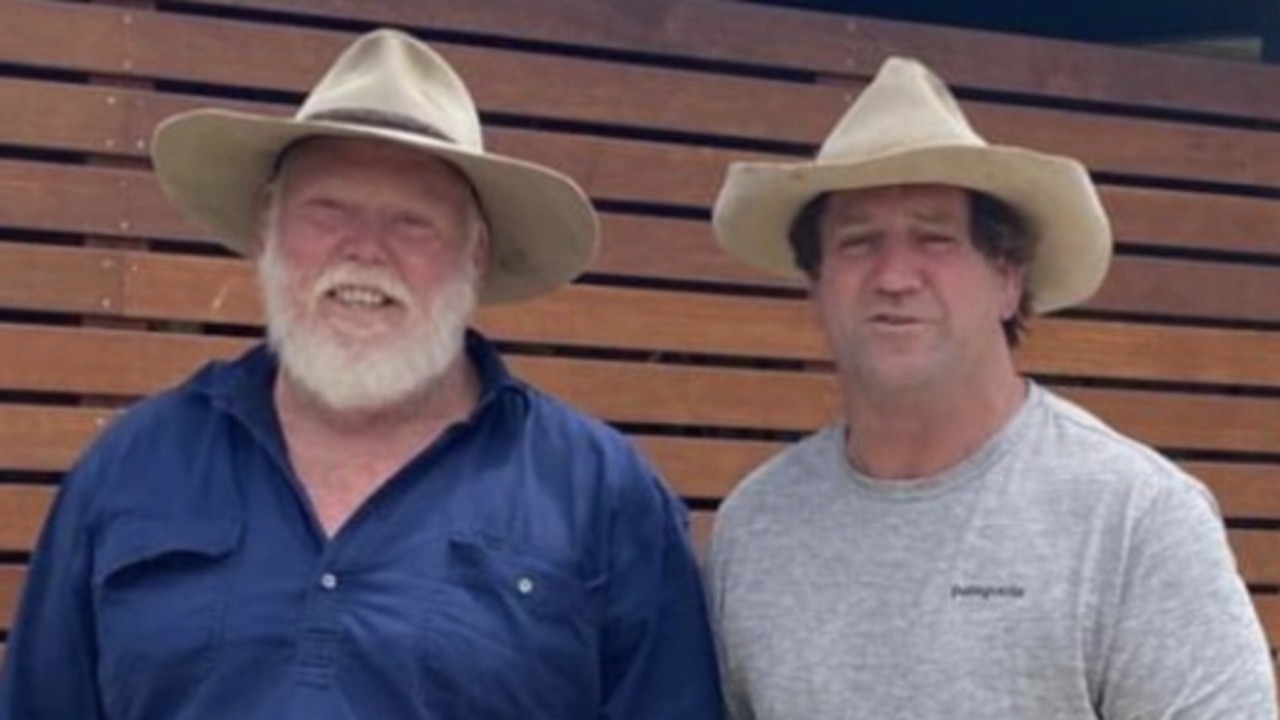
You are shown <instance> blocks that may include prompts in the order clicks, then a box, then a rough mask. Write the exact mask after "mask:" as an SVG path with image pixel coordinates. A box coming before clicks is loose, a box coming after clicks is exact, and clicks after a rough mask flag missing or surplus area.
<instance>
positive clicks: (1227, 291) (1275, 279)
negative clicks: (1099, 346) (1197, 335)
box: [1083, 258, 1280, 323]
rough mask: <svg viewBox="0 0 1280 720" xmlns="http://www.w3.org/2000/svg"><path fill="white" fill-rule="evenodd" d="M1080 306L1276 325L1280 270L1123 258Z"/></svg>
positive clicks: (1279, 317) (1226, 264)
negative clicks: (1098, 287)
mask: <svg viewBox="0 0 1280 720" xmlns="http://www.w3.org/2000/svg"><path fill="white" fill-rule="evenodd" d="M1207 288H1212V292H1206V289H1207ZM1083 307H1086V308H1089V309H1093V310H1104V311H1118V312H1126V313H1142V314H1157V315H1165V316H1169V317H1187V318H1204V319H1216V320H1236V321H1241V320H1244V321H1254V322H1268V323H1274V322H1276V321H1277V320H1280V314H1277V311H1280V266H1269V265H1261V264H1244V263H1214V262H1197V261H1191V260H1175V259H1165V258H1124V259H1120V260H1117V261H1116V262H1114V263H1113V264H1112V267H1111V272H1110V273H1109V274H1108V275H1107V279H1106V282H1105V283H1103V285H1102V288H1101V289H1100V290H1099V291H1098V294H1097V295H1095V296H1094V297H1093V298H1092V299H1090V300H1089V302H1087V303H1085V304H1084V306H1083Z"/></svg>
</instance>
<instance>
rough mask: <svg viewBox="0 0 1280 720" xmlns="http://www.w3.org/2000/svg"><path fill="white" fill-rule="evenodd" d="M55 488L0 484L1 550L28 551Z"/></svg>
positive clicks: (33, 544) (51, 501)
mask: <svg viewBox="0 0 1280 720" xmlns="http://www.w3.org/2000/svg"><path fill="white" fill-rule="evenodd" d="M54 493H55V488H52V487H48V486H38V485H0V551H3V552H29V551H30V550H31V548H33V547H34V546H35V542H36V536H37V534H38V533H39V532H40V528H41V527H42V526H43V525H44V519H45V517H46V516H47V515H48V514H49V507H50V506H51V505H52V503H53V497H54Z"/></svg>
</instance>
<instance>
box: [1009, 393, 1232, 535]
mask: <svg viewBox="0 0 1280 720" xmlns="http://www.w3.org/2000/svg"><path fill="white" fill-rule="evenodd" d="M1040 392H1041V402H1042V404H1043V414H1042V423H1041V424H1040V426H1039V427H1038V428H1037V429H1036V432H1035V435H1034V440H1033V442H1032V445H1031V447H1030V454H1031V456H1033V457H1034V458H1036V460H1035V462H1036V463H1037V465H1038V467H1037V474H1039V475H1040V477H1041V478H1043V480H1044V483H1043V484H1044V485H1045V486H1046V487H1047V488H1049V489H1051V490H1052V489H1055V488H1056V489H1058V490H1062V491H1070V492H1072V494H1076V495H1080V496H1082V497H1083V498H1086V499H1088V500H1089V501H1090V502H1094V503H1106V502H1108V501H1110V502H1119V503H1123V504H1124V505H1125V506H1126V507H1127V509H1128V511H1129V512H1130V514H1134V513H1137V514H1141V513H1142V512H1144V511H1148V510H1152V509H1155V508H1156V507H1158V506H1167V505H1168V504H1170V503H1173V504H1176V505H1191V506H1199V507H1202V508H1204V509H1206V510H1208V511H1210V512H1211V513H1213V514H1216V513H1217V506H1216V504H1215V502H1214V500H1213V496H1212V494H1211V493H1210V492H1209V490H1208V488H1206V487H1205V486H1204V484H1203V483H1201V482H1200V481H1199V480H1197V479H1196V478H1194V477H1192V476H1191V475H1190V474H1188V473H1187V472H1186V471H1184V470H1183V469H1182V468H1180V467H1178V466H1177V465H1176V464H1175V463H1173V462H1172V461H1171V460H1169V459H1168V458H1166V457H1165V456H1163V455H1162V454H1160V453H1159V452H1158V451H1157V450H1155V449H1154V448H1152V447H1151V446H1149V445H1147V444H1145V443H1143V442H1141V441H1139V440H1137V439H1135V438H1132V437H1129V436H1128V435H1125V434H1123V433H1121V432H1119V431H1117V430H1116V429H1115V428H1113V427H1111V426H1110V425H1108V424H1107V423H1106V422H1104V421H1103V420H1102V419H1100V418H1099V417H1097V416H1096V415H1094V414H1093V413H1091V412H1089V411H1088V410H1086V409H1084V408H1083V407H1081V406H1080V405H1078V404H1076V403H1074V402H1072V401H1070V400H1068V399H1066V398H1064V397H1062V396H1060V395H1057V394H1055V393H1052V392H1050V391H1047V390H1041V391H1040Z"/></svg>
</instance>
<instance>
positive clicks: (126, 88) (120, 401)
mask: <svg viewBox="0 0 1280 720" xmlns="http://www.w3.org/2000/svg"><path fill="white" fill-rule="evenodd" d="M379 24H389V25H396V26H400V27H403V28H406V29H409V30H411V31H414V32H417V33H418V34H419V35H421V36H423V37H425V38H427V39H429V40H431V41H432V42H433V44H434V45H435V46H436V47H437V48H438V49H439V50H440V51H441V52H442V53H443V54H445V55H446V56H447V57H448V58H449V59H450V60H451V61H452V62H453V63H454V64H455V66H456V67H457V69H458V70H459V72H460V73H461V74H462V75H463V76H464V77H465V78H466V79H467V81H468V83H469V85H470V87H471V89H472V91H473V93H474V95H475V96H476V98H477V102H478V103H479V105H480V106H481V109H482V112H483V113H484V116H485V120H486V122H487V124H488V127H489V135H488V141H489V144H490V146H491V147H492V148H494V149H496V150H498V151H500V152H504V153H510V154H516V155H521V156H525V157H527V158H530V159H533V160H535V161H540V162H544V163H546V164H548V165H551V166H554V167H557V168H559V169H561V170H563V171H565V172H567V173H569V174H570V175H572V176H574V177H575V178H576V179H577V180H579V181H580V182H581V183H582V184H583V186H584V187H585V188H586V189H587V190H588V192H589V193H590V194H591V196H592V198H593V199H594V200H595V201H596V203H597V204H598V207H599V208H600V210H601V211H602V214H603V223H604V228H605V238H604V249H603V252H602V254H601V255H600V257H599V259H598V261H597V263H596V264H595V266H594V267H593V268H591V271H590V273H589V274H588V275H587V276H585V277H584V278H583V279H582V280H581V281H580V282H579V283H577V284H575V285H574V286H572V287H570V288H568V289H566V290H564V291H562V292H560V293H557V294H555V295H553V296H551V297H548V298H546V299H543V300H538V301H536V302H533V303H530V304H526V305H520V306H514V307H510V308H501V309H492V310H486V311H485V312H484V313H483V315H482V318H481V320H480V322H479V325H480V327H481V328H483V329H484V330H486V331H487V332H489V333H490V334H491V335H492V336H493V337H495V338H496V339H498V340H499V341H500V342H501V344H502V345H503V347H504V348H505V349H506V350H507V352H508V356H509V358H510V359H511V362H512V364H513V365H514V367H515V369H516V370H517V371H518V372H519V373H521V374H523V375H524V376H525V377H527V378H529V379H530V380H532V381H533V382H535V383H537V384H539V385H541V386H542V387H544V388H545V389H547V390H549V391H551V392H554V393H557V394H559V395H561V396H563V397H565V398H567V399H568V400H570V401H571V402H574V403H576V404H577V405H579V406H581V407H583V408H585V409H587V410H589V411H591V412H593V413H596V414H599V415H601V416H603V417H605V418H607V419H608V420H610V421H611V422H613V423H615V424H617V425H618V426H619V427H621V428H622V429H624V430H625V431H627V432H628V433H630V434H631V436H632V437H633V438H634V439H635V440H636V442H637V443H638V444H639V445H640V446H641V447H642V448H643V449H644V450H645V451H646V452H648V453H649V454H650V455H651V457H652V458H653V459H654V460H655V461H656V462H657V463H658V465H659V466H660V467H661V468H662V470H663V471H664V472H665V474H666V475H667V477H668V478H669V480H670V482H671V483H672V484H673V485H674V486H675V487H676V488H677V489H678V490H679V491H680V493H681V494H682V495H683V496H684V497H686V498H688V500H689V502H690V505H691V506H692V507H693V508H694V510H695V516H694V517H695V529H696V531H697V532H698V534H699V537H700V538H705V532H706V529H707V527H708V524H709V520H710V517H711V513H712V512H713V511H714V508H715V506H716V503H717V501H718V500H719V499H720V498H722V497H723V496H724V495H725V493H726V492H728V491H729V489H730V488H731V487H732V485H733V483H734V482H735V481H736V480H737V479H738V478H739V477H740V476H741V474H742V473H744V472H745V471H746V470H748V469H749V468H751V467H752V466H754V465H755V464H756V463H758V462H759V461H760V460H761V459H763V458H764V457H766V456H768V455H769V454H770V453H772V452H774V451H776V450H777V449H778V448H780V447H781V446H782V445H783V444H784V443H785V442H787V441H789V440H792V439H794V438H796V437H799V436H800V435H802V434H803V433H805V432H806V431H809V430H811V429H814V428H816V427H818V426H820V425H822V424H823V423H824V422H826V421H827V420H828V419H829V418H830V417H831V415H832V414H833V412H834V411H835V395H834V392H833V386H832V384H831V381H830V365H829V363H828V361H827V357H826V353H825V350H824V348H823V345H822V341H821V338H820V336H819V335H818V333H817V330H816V328H815V326H814V325H813V324H812V322H811V321H810V318H809V315H808V311H807V307H806V305H805V302H804V299H803V294H802V292H801V291H800V289H799V288H797V287H795V286H787V285H785V284H780V283H778V282H777V281H774V280H771V279H769V278H766V277H762V276H759V275H757V274H755V273H753V272H752V271H750V270H748V269H746V268H744V267H742V266H740V265H738V264H737V263H736V262H735V261H733V260H732V259H730V258H729V257H728V256H726V255H724V254H722V253H721V252H720V251H719V250H718V249H717V248H716V247H715V245H714V243H713V241H712V238H711V232H710V227H709V223H708V217H709V208H710V204H711V202H712V200H713V198H714V196H715V193H716V190H717V188H718V186H719V183H720V180H721V178H722V175H723V171H724V168H725V165H726V163H728V162H729V161H730V160H733V159H742V158H766V157H785V156H800V155H804V154H809V153H812V151H813V150H814V148H815V147H816V144H817V143H819V142H820V141H821V139H822V138H823V137H824V136H825V134H826V132H827V130H828V129H829V128H830V126H831V125H832V124H833V123H834V121H835V119H836V118H837V117H838V116H839V115H840V113H841V112H842V111H843V109H844V108H845V107H846V106H847V104H848V103H849V101H850V99H851V97H852V95H853V94H855V93H856V92H857V91H858V90H859V89H860V88H861V87H862V86H863V85H864V84H865V82H866V81H867V79H868V78H869V76H870V75H871V74H872V73H873V72H874V70H875V69H876V67H877V66H878V65H879V63H880V61H881V60H882V59H883V57H885V56H886V55H887V54H891V53H902V54H914V55H916V56H918V57H921V58H922V59H924V60H926V61H927V62H929V63H931V64H932V65H933V66H934V67H935V68H936V69H937V70H938V71H939V72H940V73H941V74H942V75H943V76H944V77H946V78H947V79H948V80H950V81H951V82H952V83H953V84H954V85H955V86H956V88H957V91H958V93H959V94H960V95H961V97H962V98H963V99H964V100H965V107H966V109H967V110H968V111H969V112H970V114H971V117H972V119H973V120H974V122H975V124H976V125H977V126H978V128H979V130H980V131H981V132H983V133H985V134H986V135H987V136H988V137H989V138H991V139H994V140H998V141H1003V142H1009V143H1015V144H1026V145H1031V146H1035V147H1038V148H1041V149H1044V150H1047V151H1052V152H1059V153H1067V154H1071V155H1075V156H1077V157H1079V158H1081V159H1082V160H1084V161H1085V162H1086V163H1087V164H1088V165H1089V166H1090V168H1091V169H1092V170H1093V171H1094V172H1095V173H1096V176H1097V177H1098V178H1099V180H1100V181H1101V182H1102V184H1103V185H1104V200H1105V202H1106V205H1107V206H1108V208H1109V209H1110V211H1111V213H1112V217H1113V220H1114V224H1115V227H1116V228H1117V230H1118V234H1119V242H1120V252H1119V255H1118V257H1117V258H1116V261H1115V263H1114V265H1113V269H1112V272H1111V275H1110V277H1109V280H1108V282H1107V283H1106V286H1105V287H1104V289H1103V291H1102V292H1101V293H1100V294H1099V295H1098V296H1097V297H1096V298H1095V299H1094V300H1093V301H1092V302H1090V303H1089V304H1088V305H1087V306H1086V307H1084V308H1081V309H1078V310H1075V311H1072V312H1069V313H1066V314H1063V315H1060V316H1056V317H1053V318H1050V319H1045V320H1042V321H1038V322H1036V323H1035V324H1033V326H1032V334H1031V338H1030V340H1029V344H1028V345H1027V347H1026V348H1025V350H1023V351H1022V352H1021V354H1020V357H1021V365H1022V367H1023V368H1024V369H1025V370H1026V371H1027V372H1029V373H1031V374H1032V375H1034V376H1036V377H1038V378H1039V379H1041V380H1042V381H1044V382H1045V383H1047V384H1048V385H1050V386H1051V387H1054V388H1056V389H1058V390H1060V391H1062V392H1063V393H1065V394H1066V395H1068V396H1069V397H1072V398H1074V399H1076V400H1078V401H1080V402H1082V403H1083V404H1085V405H1086V406H1088V407H1089V408H1091V409H1093V410H1094V411H1095V412H1097V413H1098V414H1100V415H1101V416H1102V417H1104V418H1105V419H1107V420H1109V421H1111V422H1112V423H1113V424H1115V425H1116V426H1118V427H1119V428H1121V429H1122V430H1124V431H1127V432H1129V433H1131V434H1133V435H1135V436H1137V437H1139V438H1141V439H1143V440H1146V441H1147V442H1150V443H1152V444H1154V445H1156V446H1158V447H1160V448H1161V449H1163V450H1164V451H1166V452H1167V453H1169V454H1171V455H1172V456H1174V457H1175V458H1176V459H1177V460H1179V461H1180V462H1181V463H1183V464H1184V465H1185V466H1186V467H1187V468H1188V469H1190V470H1191V471H1193V472H1194V473H1196V474H1197V475H1198V476H1200V477H1201V478H1203V479H1204V480H1205V481H1206V482H1207V483H1208V484H1209V485H1210V486H1211V487H1212V488H1213V489H1214V491H1215V492H1216V493H1217V495H1218V498H1219V500H1220V502H1221V504H1222V507H1223V509H1224V512H1225V514H1226V515H1227V517H1228V522H1229V524H1230V533H1231V541H1232V543H1233V545H1234V547H1235V549H1236V552H1237V554H1238V556H1239V560H1240V564H1241V568H1242V571H1243V573H1244V575H1245V577H1246V578H1247V579H1248V581H1249V583H1250V585H1251V588H1252V589H1253V591H1254V598H1255V600H1256V603H1257V607H1258V608H1259V610H1260V612H1261V614H1262V616H1263V618H1264V621H1265V623H1266V624H1267V626H1268V628H1269V632H1270V635H1271V638H1272V643H1273V645H1280V202H1278V201H1277V199H1278V198H1280V69H1271V68H1266V67H1263V66H1257V65H1251V64H1237V63H1229V62H1224V61H1214V60H1207V59H1201V58H1191V57H1179V56H1172V55H1160V54H1155V53H1146V52H1140V51H1133V50H1123V49H1117V48H1107V47H1101V46H1088V45H1078V44H1068V43H1061V42H1050V41H1045V40H1038V39H1034V40H1033V39H1027V38H1019V37H1012V36H998V35H989V34H982V33H977V32H970V31H957V30H951V29H944V28H937V27H927V26H914V25H907V24H901V23H891V22H884V21H873V20H868V19H862V18H837V17H831V16H824V15H820V14H812V13H801V12H795V11H784V10H777V9H771V8H765V7H762V6H755V5H750V4H746V3H740V2H734V1H733V0H646V1H645V2H634V1H632V0H521V1H520V2H511V1H510V0H422V1H421V2H397V1H396V0H194V1H189V2H186V1H184V2H153V1H152V0H114V1H112V2H93V1H91V2H70V1H64V0H0V628H3V627H7V626H8V623H9V621H10V618H11V616H12V613H13V610H14V605H15V602H16V596H17V594H18V591H19V588H20V585H21V583H22V579H23V568H24V563H25V562H26V560H27V558H28V554H29V551H30V548H31V546H32V542H33V538H34V536H35V534H36V533H37V531H38V529H39V526H40V523H41V521H42V518H43V516H44V513H45V512H46V509H47V507H48V504H49V501H50V498H51V496H52V494H53V492H54V491H55V488H56V485H57V482H58V479H59V475H60V473H61V472H62V471H63V470H64V469H65V468H67V466H68V464H69V463H70V462H71V461H72V460H73V458H74V457H75V456H76V455H77V454H78V453H79V452H80V450H81V449H82V447H83V446H84V444H85V442H86V441H87V440H89V439H90V438H91V437H92V436H93V435H94V434H95V433H96V432H98V430H99V429H100V428H101V427H102V426H103V425H104V424H105V423H107V422H109V420H110V418H111V416H112V415H113V414H114V413H115V412H117V410H118V408H120V407H121V406H123V405H125V404H127V403H128V402H130V401H131V400H132V399H135V398H137V397H139V396H142V395H144V394H147V393H150V392H152V391H154V390H156V389H158V388H160V387H163V386H166V385H169V384H171V383H174V382H176V381H178V380H179V379H181V378H182V377H184V376H185V375H186V374H187V373H189V372H190V371H191V370H193V369H194V368H195V367H197V366H198V365H199V364H200V363H202V362H203V361H204V360H206V359H207V358H209V357H214V356H229V355H233V354H235V353H238V352H239V351H240V350H241V349H242V348H244V347H245V346H246V344H247V343H249V342H251V341H252V339H253V338H254V337H256V336H257V334H258V331H259V321H260V316H259V310H258V306H257V298H256V295H255V289H254V287H253V274H252V272H251V270H250V268H249V266H248V265H247V264H246V263H245V262H244V261H242V260H238V259H232V258H230V257H228V256H227V255H226V254H224V253H222V252H221V251H220V250H218V248H217V246H216V245H214V244H213V243H211V242H210V240H209V238H208V237H207V236H206V235H205V233H204V232H203V231H202V230H201V229H200V228H198V227H196V226H194V225H193V224H192V223H190V222H188V221H186V220H185V219H184V218H182V217H181V216H180V215H179V214H178V213H177V212H176V211H175V210H173V209H172V208H170V207H169V206H168V205H167V204H166V203H165V201H164V200H163V198H162V197H161V195H160V193H159V191H158V189H157V186H156V184H155V182H154V181H153V179H152V178H151V176H150V175H149V172H148V164H147V160H146V150H147V147H146V146H147V140H148V136H149V133H150V130H151V128H152V127H153V126H154V124H155V123H156V122H157V120H158V119H160V118H162V117H164V116H166V115H168V114H169V113H172V112H174V111H178V110H182V109H186V108H191V107H196V106H207V105H211V104H217V105H223V106H227V107H237V108H242V109H251V110H258V111H265V112H273V113H286V112H290V111H291V109H292V106H293V105H294V104H296V102H297V101H298V100H299V99H300V97H301V95H302V94H303V93H305V92H306V90H307V89H308V88H309V87H310V86H311V84H312V83H313V82H314V81H315V80H316V79H317V78H318V76H319V74H320V73H321V72H322V71H323V70H324V69H325V68H326V67H327V65H328V63H329V62H330V60H331V59H332V58H333V57H334V56H335V55H336V53H337V52H338V51H339V50H340V49H341V48H342V47H343V46H344V45H345V44H346V43H347V42H349V41H350V40H351V39H352V37H354V35H355V34H356V33H358V32H361V31H364V30H367V29H369V28H371V27H374V26H376V25H379Z"/></svg>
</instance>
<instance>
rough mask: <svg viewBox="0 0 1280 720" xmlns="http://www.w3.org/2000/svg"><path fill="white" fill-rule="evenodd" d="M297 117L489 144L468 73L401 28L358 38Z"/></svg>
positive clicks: (479, 146) (480, 148) (468, 143)
mask: <svg viewBox="0 0 1280 720" xmlns="http://www.w3.org/2000/svg"><path fill="white" fill-rule="evenodd" d="M294 117H295V119H297V120H301V121H308V120H309V121H324V120H332V121H334V122H355V123H368V124H380V125H386V126H389V127H391V128H393V129H398V130H404V131H408V132H416V133H420V134H427V135H436V136H439V137H440V139H444V140H448V141H449V142H452V143H455V144H457V145H459V146H461V147H465V148H468V149H471V150H475V151H477V152H481V151H483V150H484V141H483V139H482V136H481V130H480V116H479V113H478V112H477V111H476V106H475V102H474V101H473V100H472V99H471V94H470V93H469V92H468V91H467V88H466V85H464V84H463V82H462V79H461V78H460V77H458V75H457V73H455V72H454V71H453V68H451V67H450V66H449V64H448V63H447V62H446V61H445V60H444V58H443V57H441V56H440V55H439V54H437V53H436V52H435V51H434V50H432V49H431V48H430V47H428V46H427V45H426V44H424V43H420V42H418V41H417V40H415V39H414V38H413V37H411V36H409V35H407V34H405V33H402V32H399V31H395V30H378V31H376V32H372V33H369V34H367V35H364V36H362V37H361V38H359V39H358V40H356V41H355V42H354V43H352V44H351V46H350V47H348V48H347V49H346V50H345V51H343V53H342V54H341V55H340V56H339V57H338V59H337V60H336V61H334V63H333V65H332V66H331V67H330V68H329V71H328V72H327V73H325V75H324V77H323V78H322V79H321V80H320V82H319V83H318V84H316V86H315V88H314V89H312V91H311V94H310V95H308V96H307V99H306V101H305V102H304V103H303V104H302V107H300V108H299V109H298V112H297V114H296V115H295V116H294Z"/></svg>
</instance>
